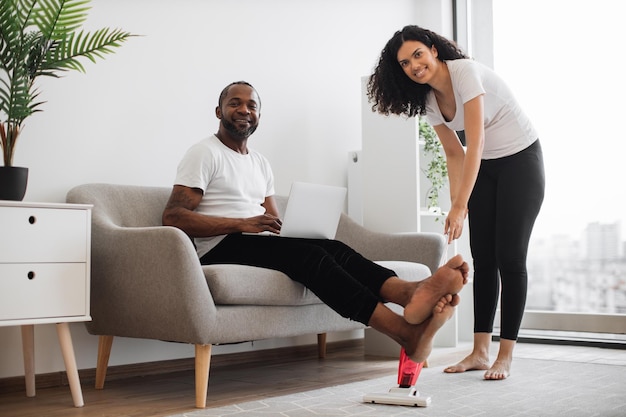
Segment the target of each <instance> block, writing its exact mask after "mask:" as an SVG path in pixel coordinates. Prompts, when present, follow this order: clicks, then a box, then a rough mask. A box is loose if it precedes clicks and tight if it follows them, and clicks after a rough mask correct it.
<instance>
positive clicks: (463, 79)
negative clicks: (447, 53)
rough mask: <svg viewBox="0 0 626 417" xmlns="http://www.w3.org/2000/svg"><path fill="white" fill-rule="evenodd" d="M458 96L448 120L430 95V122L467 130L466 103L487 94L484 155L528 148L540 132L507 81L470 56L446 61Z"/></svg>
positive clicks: (487, 156)
mask: <svg viewBox="0 0 626 417" xmlns="http://www.w3.org/2000/svg"><path fill="white" fill-rule="evenodd" d="M446 64H447V65H448V70H449V71H450V78H451V79H452V89H453V90H454V98H455V100H456V114H455V115H454V119H452V120H451V121H449V122H447V121H446V120H445V118H444V117H443V115H442V114H441V111H440V110H439V105H438V104H437V99H436V98H435V92H434V91H431V92H430V93H429V94H428V97H427V99H426V117H427V119H428V122H429V123H430V124H431V125H433V126H437V125H440V124H445V125H446V126H448V127H449V128H450V129H452V130H465V120H464V116H465V112H464V109H463V104H465V103H467V102H468V101H470V100H471V99H473V98H475V97H477V96H479V95H481V94H484V96H483V102H484V119H485V120H484V126H485V146H484V150H483V155H482V158H483V159H495V158H502V157H504V156H509V155H513V154H514V153H517V152H519V151H521V150H524V149H526V148H527V147H528V146H530V145H531V144H532V143H533V142H535V140H536V139H537V132H536V131H535V128H534V127H533V125H532V123H531V122H530V120H529V119H528V117H527V116H526V114H525V113H524V112H523V111H522V109H521V107H520V106H519V104H518V103H517V100H516V99H515V97H514V96H513V93H512V92H511V90H510V89H509V87H508V86H507V85H506V84H505V83H504V81H503V80H502V79H501V78H500V77H499V76H498V75H497V74H496V73H495V72H494V71H492V70H491V69H490V68H489V67H487V66H485V65H482V64H481V63H479V62H476V61H473V60H470V59H455V60H451V61H446Z"/></svg>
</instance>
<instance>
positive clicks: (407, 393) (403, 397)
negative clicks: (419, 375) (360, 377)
mask: <svg viewBox="0 0 626 417" xmlns="http://www.w3.org/2000/svg"><path fill="white" fill-rule="evenodd" d="M363 402H366V403H372V404H390V405H408V406H412V407H428V406H429V405H430V402H431V399H430V397H420V393H419V392H418V391H417V390H416V389H415V387H409V388H400V387H398V388H391V389H390V390H389V392H383V393H378V394H367V395H365V396H364V397H363Z"/></svg>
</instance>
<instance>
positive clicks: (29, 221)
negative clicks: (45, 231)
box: [28, 216, 37, 224]
mask: <svg viewBox="0 0 626 417" xmlns="http://www.w3.org/2000/svg"><path fill="white" fill-rule="evenodd" d="M36 222H37V217H35V216H30V217H29V218H28V223H30V224H35V223H36Z"/></svg>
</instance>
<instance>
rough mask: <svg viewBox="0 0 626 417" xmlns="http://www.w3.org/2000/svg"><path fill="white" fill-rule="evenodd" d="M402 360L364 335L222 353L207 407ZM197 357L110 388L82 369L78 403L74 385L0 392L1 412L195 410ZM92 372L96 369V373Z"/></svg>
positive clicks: (50, 416)
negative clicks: (179, 367) (324, 346)
mask: <svg viewBox="0 0 626 417" xmlns="http://www.w3.org/2000/svg"><path fill="white" fill-rule="evenodd" d="M397 366H398V362H397V359H394V358H380V357H365V356H364V355H363V345H362V342H361V341H359V340H356V341H348V342H340V343H335V344H333V343H330V344H329V345H328V351H327V357H326V358H325V359H318V358H317V347H316V346H311V347H301V348H289V349H279V350H276V351H274V352H268V353H267V354H262V353H261V352H256V353H255V354H254V355H252V356H251V355H249V354H248V355H246V354H233V355H219V356H215V357H214V358H213V359H212V362H211V370H210V379H209V394H208V400H207V407H217V406H223V405H228V404H234V403H239V402H242V401H247V400H255V399H259V398H261V397H267V396H278V395H285V394H289V393H294V392H301V391H307V390H313V389H317V388H322V387H325V386H333V385H341V384H345V383H349V382H354V381H361V380H364V379H368V378H376V377H379V376H384V375H390V374H394V373H395V372H396V368H397ZM192 367H193V361H189V370H186V371H175V372H169V373H166V374H161V375H150V376H143V377H130V378H128V377H126V378H115V377H113V378H108V379H107V381H106V383H105V387H104V389H103V390H96V389H94V388H93V379H92V378H90V377H89V378H85V377H83V374H82V373H81V384H82V390H83V397H84V400H85V406H84V407H82V408H75V407H73V403H72V398H71V395H70V391H69V386H67V385H66V386H60V387H53V388H43V389H42V388H39V386H38V388H37V395H36V396H35V397H33V398H27V397H26V394H25V390H20V391H15V392H10V393H6V392H5V393H0V416H2V417H5V416H7V417H9V416H10V417H35V416H36V417H41V416H46V417H73V416H82V417H84V416H89V417H92V416H93V417H95V416H98V417H109V416H110V417H113V416H115V417H120V416H128V417H134V416H142V417H143V416H151V417H159V416H168V415H172V414H177V413H183V412H189V411H193V410H194V404H195V388H194V372H193V370H192ZM91 374H93V373H91Z"/></svg>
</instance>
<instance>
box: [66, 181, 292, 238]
mask: <svg viewBox="0 0 626 417" xmlns="http://www.w3.org/2000/svg"><path fill="white" fill-rule="evenodd" d="M171 191H172V189H171V188H168V187H150V186H139V185H120V184H97V183H96V184H83V185H79V186H76V187H74V188H72V189H71V190H70V191H69V192H68V194H67V202H68V203H80V204H92V205H93V206H94V207H93V214H92V217H93V220H94V224H98V223H99V222H107V223H112V224H114V225H115V226H119V227H151V226H162V224H163V223H162V221H161V216H162V214H163V209H164V208H165V205H166V204H167V200H168V199H169V196H170V193H171ZM276 203H277V205H278V210H279V212H280V213H284V211H285V206H286V204H287V197H284V196H276Z"/></svg>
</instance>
